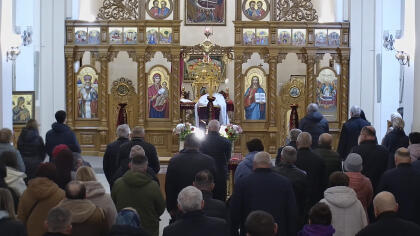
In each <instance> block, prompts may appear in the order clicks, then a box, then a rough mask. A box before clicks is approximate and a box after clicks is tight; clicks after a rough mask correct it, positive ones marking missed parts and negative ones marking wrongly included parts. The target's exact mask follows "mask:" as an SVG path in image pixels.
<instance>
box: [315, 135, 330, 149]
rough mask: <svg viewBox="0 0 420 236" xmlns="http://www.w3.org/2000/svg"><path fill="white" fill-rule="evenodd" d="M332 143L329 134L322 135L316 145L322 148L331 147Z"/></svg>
mask: <svg viewBox="0 0 420 236" xmlns="http://www.w3.org/2000/svg"><path fill="white" fill-rule="evenodd" d="M332 142H333V137H332V136H331V134H329V133H323V134H321V135H320V136H319V139H318V144H319V146H322V147H331V145H332Z"/></svg>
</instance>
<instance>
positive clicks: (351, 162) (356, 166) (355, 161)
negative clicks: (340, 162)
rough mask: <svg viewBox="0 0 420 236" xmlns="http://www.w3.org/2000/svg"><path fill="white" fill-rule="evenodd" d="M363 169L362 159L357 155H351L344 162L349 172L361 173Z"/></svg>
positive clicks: (345, 168)
mask: <svg viewBox="0 0 420 236" xmlns="http://www.w3.org/2000/svg"><path fill="white" fill-rule="evenodd" d="M362 169H363V160H362V157H361V156H360V155H359V154H357V153H350V154H349V155H348V156H347V158H346V160H345V161H344V170H345V171H347V172H361V171H362Z"/></svg>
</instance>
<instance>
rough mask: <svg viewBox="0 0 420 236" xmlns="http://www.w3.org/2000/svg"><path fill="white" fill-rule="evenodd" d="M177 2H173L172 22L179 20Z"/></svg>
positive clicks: (176, 0) (177, 0)
mask: <svg viewBox="0 0 420 236" xmlns="http://www.w3.org/2000/svg"><path fill="white" fill-rule="evenodd" d="M179 9H180V6H179V0H174V20H179Z"/></svg>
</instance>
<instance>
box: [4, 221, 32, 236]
mask: <svg viewBox="0 0 420 236" xmlns="http://www.w3.org/2000/svg"><path fill="white" fill-rule="evenodd" d="M0 232H1V235H8V236H9V235H10V236H12V235H13V236H26V235H27V233H26V228H25V226H24V225H23V224H22V222H20V221H17V220H12V219H10V218H3V219H1V220H0Z"/></svg>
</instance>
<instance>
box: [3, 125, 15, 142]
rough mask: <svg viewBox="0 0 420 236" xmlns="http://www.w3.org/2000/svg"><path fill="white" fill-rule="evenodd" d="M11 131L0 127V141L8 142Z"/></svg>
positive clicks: (10, 137) (10, 138) (11, 134)
mask: <svg viewBox="0 0 420 236" xmlns="http://www.w3.org/2000/svg"><path fill="white" fill-rule="evenodd" d="M12 136H13V132H12V131H11V130H10V129H8V128H3V129H0V143H10V142H11V141H12Z"/></svg>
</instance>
